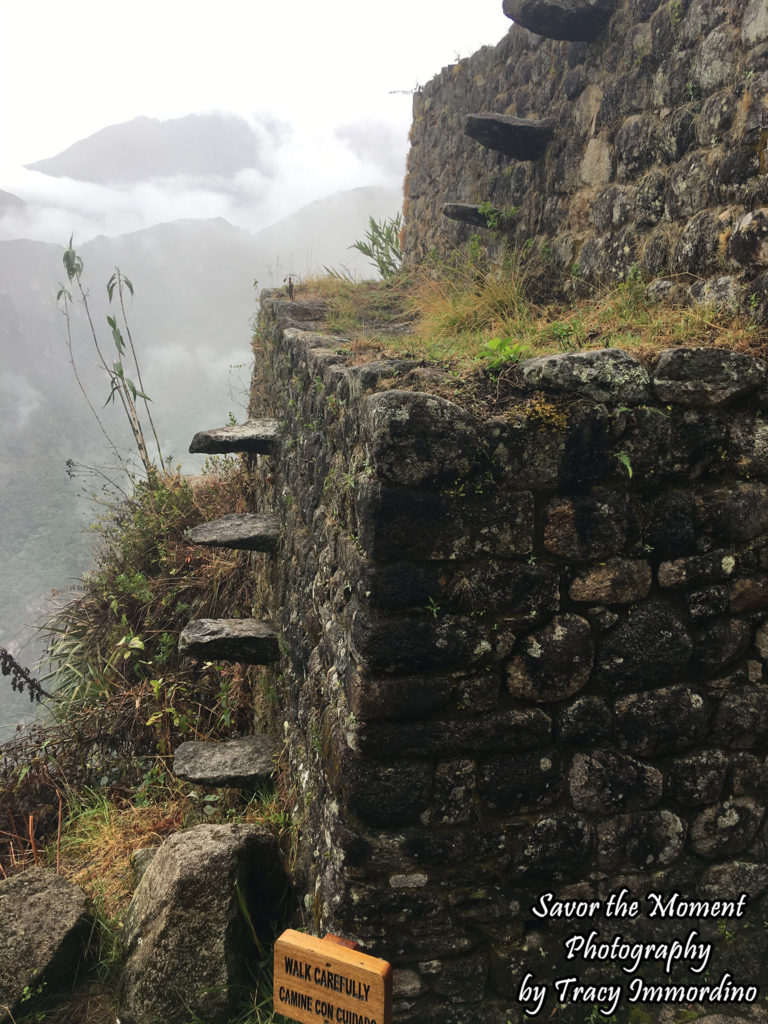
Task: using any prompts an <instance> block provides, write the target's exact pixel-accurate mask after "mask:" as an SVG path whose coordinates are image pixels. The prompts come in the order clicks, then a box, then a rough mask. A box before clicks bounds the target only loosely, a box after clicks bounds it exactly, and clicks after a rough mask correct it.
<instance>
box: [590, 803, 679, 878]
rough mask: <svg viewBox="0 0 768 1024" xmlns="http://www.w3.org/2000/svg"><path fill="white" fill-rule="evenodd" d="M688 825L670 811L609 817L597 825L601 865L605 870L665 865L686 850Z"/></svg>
mask: <svg viewBox="0 0 768 1024" xmlns="http://www.w3.org/2000/svg"><path fill="white" fill-rule="evenodd" d="M684 841H685V825H684V824H683V822H682V821H681V820H680V818H678V816H677V815H676V814H672V812H671V811H645V812H639V813H637V814H625V815H622V816H621V817H618V818H610V819H609V820H608V821H605V822H603V823H602V824H600V825H598V826H597V849H598V857H597V859H598V864H599V865H600V867H601V869H602V870H604V871H616V870H619V869H634V870H638V869H642V870H644V871H648V870H653V869H658V868H665V867H667V866H668V865H670V864H673V863H674V862H675V861H676V860H677V858H678V857H679V856H680V854H681V853H682V852H683V843H684Z"/></svg>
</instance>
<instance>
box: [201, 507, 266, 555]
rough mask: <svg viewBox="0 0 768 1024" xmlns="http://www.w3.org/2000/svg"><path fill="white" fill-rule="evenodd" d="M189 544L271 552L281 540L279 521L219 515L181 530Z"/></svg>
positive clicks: (253, 516)
mask: <svg viewBox="0 0 768 1024" xmlns="http://www.w3.org/2000/svg"><path fill="white" fill-rule="evenodd" d="M184 536H185V537H186V539H187V540H188V541H189V542H190V544H207V545H208V546H209V547H214V548H242V549H244V550H246V551H274V550H275V548H276V547H277V542H278V540H279V538H280V521H279V519H278V518H277V516H274V515H255V514H253V513H246V514H244V515H229V516H222V518H221V519H214V520H212V521H211V522H210V523H201V524H200V526H193V527H191V529H189V530H185V531H184Z"/></svg>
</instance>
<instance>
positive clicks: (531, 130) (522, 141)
mask: <svg viewBox="0 0 768 1024" xmlns="http://www.w3.org/2000/svg"><path fill="white" fill-rule="evenodd" d="M464 132H465V134H466V135H469V136H470V138H472V139H475V140H476V141H477V142H479V143H481V144H482V145H483V146H487V147H488V149H495V150H497V151H498V152H499V153H504V154H505V156H512V157H515V159H516V160H539V159H540V158H541V157H542V156H544V153H545V152H546V149H547V146H548V145H549V144H550V142H551V141H552V139H553V137H554V134H555V128H554V125H553V124H552V122H551V121H549V120H543V121H531V120H528V119H526V118H523V117H511V116H510V115H509V114H468V115H467V120H466V122H465V125H464Z"/></svg>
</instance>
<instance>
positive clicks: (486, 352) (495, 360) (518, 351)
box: [480, 338, 530, 371]
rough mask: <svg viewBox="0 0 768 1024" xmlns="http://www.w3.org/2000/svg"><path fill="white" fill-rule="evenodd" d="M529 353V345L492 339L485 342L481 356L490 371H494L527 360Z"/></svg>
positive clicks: (505, 339)
mask: <svg viewBox="0 0 768 1024" xmlns="http://www.w3.org/2000/svg"><path fill="white" fill-rule="evenodd" d="M529 351H530V350H529V348H528V346H527V345H524V344H523V343H522V342H519V341H514V340H513V339H512V338H490V339H489V340H488V341H486V342H485V345H484V346H483V348H482V350H481V352H480V356H481V358H483V359H485V360H486V362H487V365H488V369H489V370H491V371H493V370H499V369H501V368H502V367H503V366H507V365H508V364H510V363H517V362H519V361H520V360H521V359H525V357H526V356H527V355H528V354H529Z"/></svg>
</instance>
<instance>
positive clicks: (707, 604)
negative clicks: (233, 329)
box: [251, 293, 768, 1024]
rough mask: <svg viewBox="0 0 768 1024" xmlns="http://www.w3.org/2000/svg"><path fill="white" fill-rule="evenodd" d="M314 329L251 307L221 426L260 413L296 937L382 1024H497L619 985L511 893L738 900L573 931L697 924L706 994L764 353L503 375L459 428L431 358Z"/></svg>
mask: <svg viewBox="0 0 768 1024" xmlns="http://www.w3.org/2000/svg"><path fill="white" fill-rule="evenodd" d="M322 315H323V308H322V305H320V304H304V305H302V304H300V303H294V302H288V301H287V300H285V299H283V298H281V297H278V295H277V293H264V295H263V296H262V304H261V317H260V327H259V334H258V339H259V341H260V344H261V351H260V352H259V353H258V358H257V367H258V371H257V372H258V374H259V379H258V380H257V381H256V383H255V388H254V399H253V407H252V410H251V411H252V414H253V415H264V414H270V415H275V416H277V417H278V418H279V419H280V420H281V422H282V423H283V424H284V428H283V445H282V453H281V454H280V455H279V456H278V457H276V458H275V459H272V460H270V461H269V462H268V463H267V464H266V465H265V466H262V467H261V468H260V470H259V472H260V473H261V474H262V475H265V476H267V475H268V477H269V481H268V487H267V490H268V491H269V492H271V491H272V489H273V488H274V491H275V493H276V496H277V497H276V503H277V508H278V510H279V513H280V516H281V518H282V522H283V540H282V542H281V549H280V551H279V552H278V557H277V558H276V560H275V569H274V578H273V581H272V582H273V592H274V608H275V617H276V618H277V620H278V623H279V625H280V627H281V630H282V634H283V637H284V645H283V657H282V664H281V669H280V672H279V673H273V674H272V675H271V677H270V683H271V685H272V686H273V687H274V692H275V709H276V716H277V724H278V727H279V728H280V730H281V731H282V732H283V733H284V735H285V738H286V746H287V751H288V755H289V760H290V777H289V779H288V781H287V783H286V784H287V785H288V786H289V791H290V792H291V793H292V800H293V802H294V804H295V818H296V821H297V822H298V824H299V832H298V836H297V845H298V851H299V852H298V862H297V866H296V877H297V881H298V885H299V887H300V890H302V891H303V892H304V893H305V897H304V905H305V909H306V920H307V924H308V926H309V927H310V929H311V930H312V931H314V932H316V933H319V934H323V933H325V932H326V931H332V932H336V933H339V934H342V935H346V936H349V937H353V938H355V939H357V940H358V941H359V942H361V943H362V944H363V946H364V948H365V949H366V951H367V952H371V953H373V954H375V955H378V956H382V957H384V958H385V959H388V960H390V961H391V962H392V963H393V965H394V967H395V970H396V973H395V1021H397V1022H398V1024H400V1022H409V1021H412V1022H416V1021H418V1022H420V1024H429V1022H431V1021H434V1022H438V1021H440V1022H441V1024H450V1022H472V1024H474V1022H477V1024H479V1022H481V1021H482V1022H491V1024H494V1022H496V1021H498V1022H501V1024H504V1022H505V1021H513V1022H514V1021H518V1020H520V1019H521V1017H522V1009H523V1007H522V1005H521V1003H520V999H519V996H520V991H519V986H520V982H521V979H523V978H524V977H525V976H526V975H528V974H533V975H534V976H535V978H536V979H537V980H541V979H544V980H546V979H550V980H551V979H552V978H554V977H559V976H562V975H564V974H567V973H570V972H572V973H573V974H578V975H579V976H580V977H581V978H582V979H591V980H593V981H594V979H595V977H599V974H600V969H601V968H604V969H606V970H608V972H609V974H611V976H612V977H613V980H614V981H615V980H616V976H617V974H618V975H619V980H622V981H627V982H628V981H629V980H631V978H630V976H629V975H626V974H621V972H620V970H619V968H618V967H617V966H616V964H608V965H606V964H605V963H599V962H583V961H579V960H578V958H577V959H576V960H575V961H574V962H573V963H569V964H566V963H565V961H564V953H563V945H562V943H563V941H564V939H565V938H567V937H568V935H570V934H572V933H574V932H583V934H584V935H586V934H587V933H588V931H589V926H590V924H591V923H590V922H589V921H587V922H586V923H585V922H583V921H574V920H573V919H572V920H568V919H566V920H564V919H563V918H562V917H560V918H556V917H548V918H542V917H541V916H540V915H536V914H534V913H533V911H532V908H533V907H534V906H536V904H537V900H538V899H539V897H540V895H541V894H544V893H547V892H551V893H554V894H555V895H556V896H557V897H558V898H565V897H568V898H577V897H578V898H581V899H588V900H605V899H607V898H608V896H609V894H610V893H612V892H618V891H620V890H622V889H626V890H627V894H628V895H629V896H632V897H633V898H636V899H637V900H638V901H639V903H640V905H641V907H642V908H643V910H648V909H650V908H649V906H648V904H647V902H646V897H647V894H648V893H649V892H650V891H657V892H659V893H663V894H664V895H665V898H666V896H668V895H669V894H672V893H674V892H679V893H683V894H690V895H693V896H696V897H697V898H700V899H705V900H710V901H711V900H719V899H734V900H736V899H737V898H738V897H739V896H740V894H741V893H742V892H746V893H748V906H747V911H748V912H747V914H745V915H744V916H743V917H741V916H739V917H735V916H734V915H731V916H730V917H729V916H728V915H727V914H715V917H716V918H718V920H706V919H705V920H701V921H699V920H696V921H693V922H691V921H680V920H677V919H675V920H668V921H659V920H654V921H649V920H648V919H647V918H645V917H644V916H643V915H642V914H641V915H639V916H638V917H637V919H634V918H633V919H631V920H627V921H621V922H620V924H619V925H617V927H615V928H613V929H610V928H609V927H608V925H607V924H606V923H605V922H602V925H600V924H597V927H598V928H600V927H602V928H603V931H604V932H605V933H606V935H612V934H614V933H615V932H619V931H620V932H621V933H622V934H624V935H625V936H635V937H636V938H640V939H643V938H644V939H645V940H649V939H653V940H654V941H656V940H659V937H660V936H664V935H665V934H667V933H669V935H671V936H673V937H682V938H684V937H685V936H686V935H687V934H688V932H689V931H690V930H691V929H692V928H696V929H698V932H699V935H700V936H702V937H703V938H705V939H706V941H707V942H708V943H712V948H713V950H714V952H713V956H712V961H711V964H710V966H709V973H708V974H707V975H706V976H707V977H708V978H712V979H714V980H717V979H718V978H719V977H720V976H721V974H722V971H724V970H730V972H731V974H732V975H733V977H734V978H735V980H736V981H737V982H739V983H741V984H759V983H760V981H761V980H762V981H763V982H765V974H766V971H765V966H764V964H765V960H766V952H768V950H767V949H766V935H765V928H764V926H763V921H764V920H766V913H767V912H768V895H766V894H768V860H767V857H766V838H767V836H768V829H767V828H766V822H765V808H766V800H767V799H768V792H767V789H766V780H767V778H768V777H767V775H766V754H767V753H768V684H767V683H766V665H768V424H767V423H766V420H765V418H764V417H765V414H766V411H768V371H767V369H766V366H765V365H764V364H763V363H761V362H758V361H756V360H754V359H752V358H749V357H746V356H742V355H739V354H735V353H731V352H727V351H720V350H715V349H709V350H704V349H700V350H674V351H670V352H665V353H663V354H662V355H661V356H660V357H659V358H658V360H657V361H656V362H655V364H654V365H653V366H651V367H650V368H646V367H644V366H643V365H641V364H640V363H638V362H637V361H635V360H634V359H633V358H631V357H630V356H628V355H625V354H623V353H621V352H618V351H615V350H610V349H606V350H601V351H597V352H585V353H578V354H566V355H561V356H556V357H545V358H542V359H534V360H527V361H524V362H522V363H520V364H518V367H517V368H516V371H515V373H516V376H515V377H514V379H513V381H512V385H511V387H510V395H509V402H508V405H507V408H506V411H505V412H504V413H503V415H497V416H494V417H493V418H490V419H482V418H478V417H477V416H475V415H473V414H472V413H470V412H468V411H467V410H466V409H464V408H462V407H460V406H459V405H458V404H455V403H454V402H453V401H451V400H450V399H449V398H447V397H445V396H446V394H447V393H448V389H449V387H450V376H449V375H448V374H447V373H444V372H443V371H440V370H437V369H435V368H434V367H425V366H422V365H417V364H413V363H409V362H407V361H400V362H397V361H382V362H373V363H363V364H361V365H355V364H354V356H353V354H351V353H350V352H348V351H346V348H347V346H345V344H344V343H343V342H340V341H339V340H338V339H333V338H331V337H328V336H327V335H324V334H322V333H319V332H321V331H322V322H321V321H322ZM436 392H440V394H437V393H436ZM665 929H666V931H665ZM702 940H703V939H702ZM659 966H661V965H659V964H658V963H656V962H655V961H654V962H649V963H645V964H644V965H643V970H642V972H641V973H642V974H643V975H645V976H648V977H652V976H653V974H654V968H655V967H656V968H657V967H659ZM689 966H690V965H689V964H683V968H682V975H683V976H684V978H685V979H687V982H689V983H693V982H696V983H701V981H702V977H701V976H699V975H696V974H692V973H691V972H690V970H689V969H688V968H689ZM662 973H663V972H662ZM673 973H674V972H673ZM677 973H680V972H679V971H678V972H677ZM693 1001H694V1000H690V999H689V1000H688V1002H693ZM551 1005H552V1004H551V998H550V1000H549V1002H548V1003H547V1006H548V1007H550V1006H551ZM593 1007H594V1001H593V1002H592V1003H589V1004H588V1005H587V1004H584V1005H577V1006H576V1009H575V1010H574V1014H575V1016H573V1017H571V1018H569V1017H568V1016H567V1015H566V1016H564V1017H558V1019H563V1020H568V1019H573V1020H576V1021H582V1020H587V1019H588V1017H589V1013H590V1012H591V1011H592V1009H593ZM625 1009H626V1006H625ZM715 1009H718V1007H715ZM548 1012H549V1011H548V1010H547V1013H545V1015H544V1016H543V1017H541V1018H540V1019H548V1016H547V1014H548ZM589 1019H592V1018H589ZM618 1019H620V1020H625V1019H628V1018H627V1017H626V1015H623V1016H620V1017H619V1018H618Z"/></svg>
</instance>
